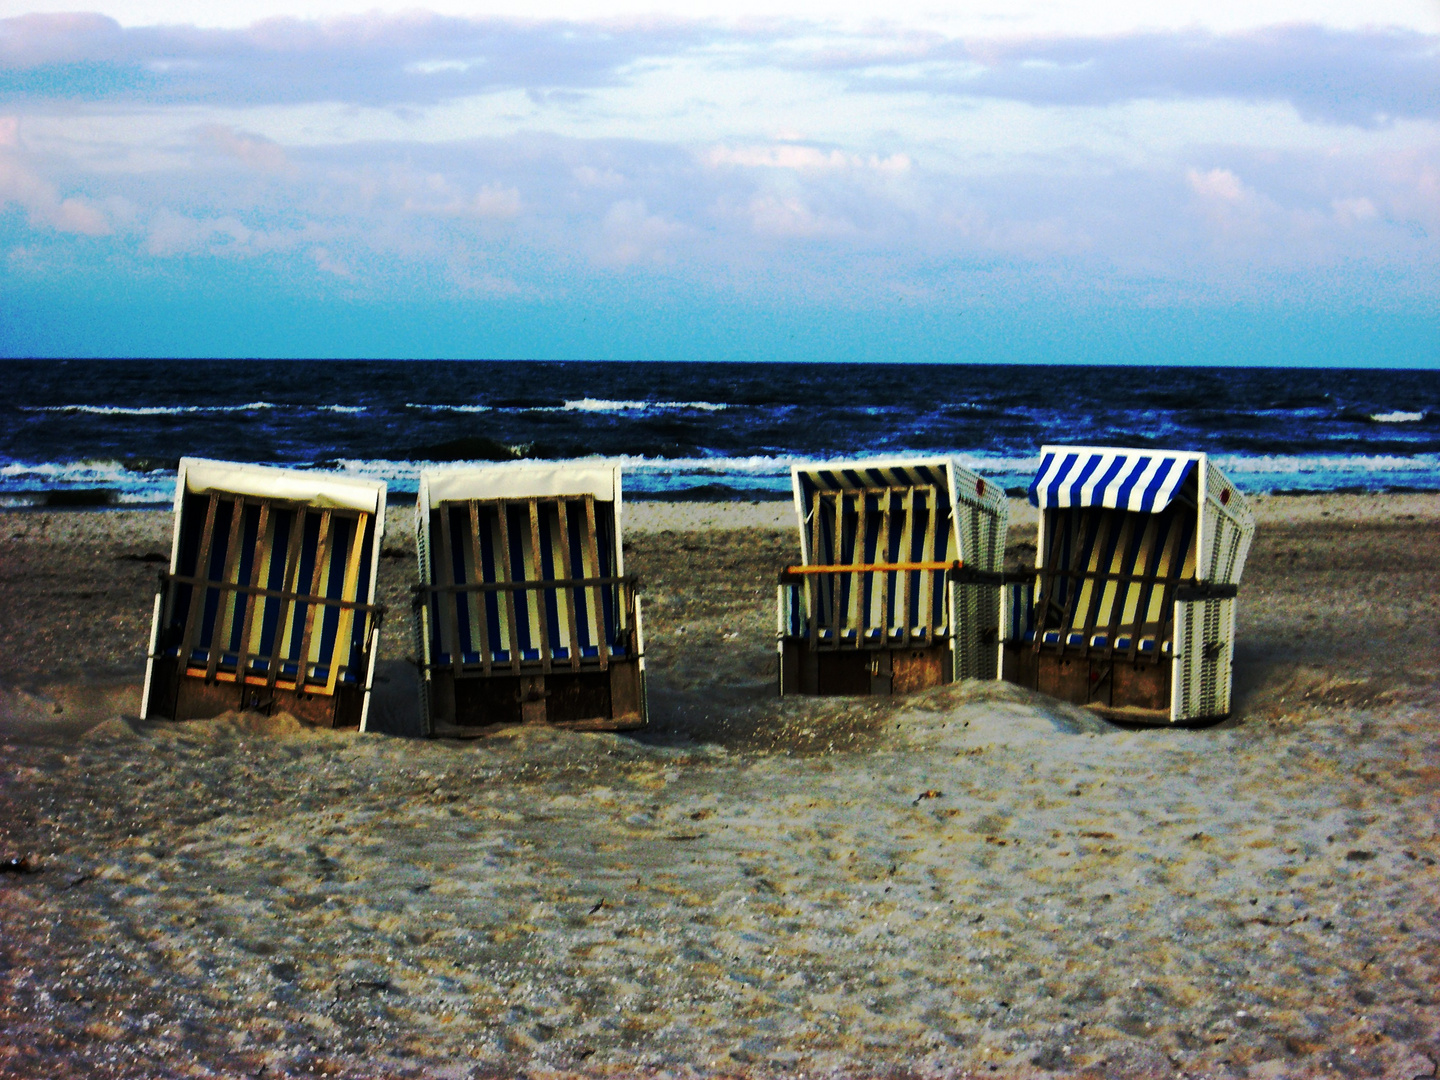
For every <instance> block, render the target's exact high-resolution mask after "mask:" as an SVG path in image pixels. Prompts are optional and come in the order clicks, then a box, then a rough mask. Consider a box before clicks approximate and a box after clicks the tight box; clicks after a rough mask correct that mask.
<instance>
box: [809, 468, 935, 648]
mask: <svg viewBox="0 0 1440 1080" xmlns="http://www.w3.org/2000/svg"><path fill="white" fill-rule="evenodd" d="M946 505H947V504H946V502H945V501H944V500H943V499H942V496H941V492H940V491H939V489H937V488H936V487H934V486H933V485H928V484H919V485H912V486H895V487H873V488H845V489H817V490H815V491H813V492H812V493H811V495H810V508H809V515H808V520H807V521H806V538H807V541H808V542H807V544H806V545H805V546H806V551H805V557H806V560H807V563H806V565H809V566H812V567H815V568H816V569H817V570H819V568H821V567H823V568H824V570H823V571H820V572H817V573H813V574H810V573H807V574H806V575H805V580H804V587H805V602H806V607H807V611H808V619H807V622H808V627H807V630H808V636H809V639H810V643H811V647H812V648H820V647H825V644H822V639H821V634H822V632H823V633H824V634H825V635H826V636H825V643H828V645H830V646H837V645H838V644H839V643H840V642H842V641H843V642H855V643H860V642H864V641H869V642H872V643H873V642H875V641H876V638H875V637H874V636H873V635H874V634H875V632H876V631H877V630H878V631H879V638H880V639H881V640H883V641H887V642H888V641H891V640H892V636H893V637H895V638H898V643H899V644H901V645H909V644H911V643H913V642H914V641H915V640H916V639H917V638H920V639H923V640H924V641H926V642H927V643H928V642H929V641H933V640H934V638H935V636H936V635H937V634H939V633H941V632H943V631H945V630H946V629H947V628H948V626H949V613H948V609H947V607H946V605H945V595H946V593H945V577H944V573H945V569H946V568H947V567H948V566H949V564H950V562H951V561H953V554H954V553H953V552H952V551H951V550H950V549H951V548H952V547H953V545H952V543H951V538H950V527H949V519H948V516H947V511H946ZM937 560H938V561H942V562H944V564H945V565H943V566H940V567H939V568H938V569H921V568H920V567H918V566H916V567H912V568H909V569H903V570H901V569H893V568H885V569H880V568H876V566H875V564H877V563H887V562H899V563H922V564H928V563H932V562H937Z"/></svg>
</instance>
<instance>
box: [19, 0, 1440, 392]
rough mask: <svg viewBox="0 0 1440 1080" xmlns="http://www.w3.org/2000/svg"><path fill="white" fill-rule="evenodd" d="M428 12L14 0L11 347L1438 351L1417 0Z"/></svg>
mask: <svg viewBox="0 0 1440 1080" xmlns="http://www.w3.org/2000/svg"><path fill="white" fill-rule="evenodd" d="M419 2H420V3H421V4H422V5H423V6H421V7H415V6H409V5H407V6H394V7H371V6H367V5H363V3H360V4H357V3H349V2H347V0H311V2H304V0H288V2H287V0H260V2H258V3H249V4H245V5H243V6H242V5H223V4H222V5H215V4H209V5H198V4H181V3H173V2H170V0H133V2H118V3H108V4H107V3H103V2H102V3H100V4H99V5H98V6H97V7H95V8H93V9H90V10H84V11H79V10H76V9H75V8H74V4H73V0H72V2H70V3H67V2H64V0H59V2H56V0H39V2H38V3H34V2H31V3H27V2H26V0H0V356H60V355H67V356H69V355H73V356H234V357H246V356H375V357H430V356H442V357H495V358H507V357H508V358H517V359H520V358H548V359H612V360H619V361H627V360H628V361H642V360H688V361H701V362H703V361H721V360H832V359H833V360H867V359H868V360H877V361H904V360H913V361H929V362H943V361H963V362H971V363H986V362H1052V363H1053V362H1081V363H1142V364H1166V363H1206V364H1291V365H1343V366H1377V367H1386V366H1391V367H1393V366H1402V367H1432V368H1433V367H1440V315H1437V312H1440V0H1378V2H1367V3H1363V4H1362V3H1359V2H1356V0H1349V2H1337V0H1318V2H1305V3H1301V2H1298V0H1256V2H1249V3H1244V4H1239V3H1227V2H1222V3H1218V4H1217V3H1205V4H1201V3H1198V2H1192V0H1181V2H1180V3H1175V4H1169V5H1156V4H1154V3H1153V2H1147V3H1144V4H1141V3H1138V2H1113V3H1102V2H1093V3H1082V4H1076V3H1066V4H1061V3H1048V2H1043V0H1020V2H1019V3H1000V2H993V3H992V2H989V0H985V2H978V3H961V4H950V5H946V6H945V7H944V8H943V9H940V8H937V7H936V6H935V5H932V4H928V3H916V2H912V0H892V2H888V3H884V4H881V3H877V2H873V0H866V2H860V0H848V2H847V0H841V2H838V3H835V2H819V0H790V2H789V3H784V2H782V3H779V4H776V3H766V4H759V3H753V2H750V0H741V2H740V3H738V4H737V3H734V2H720V0H702V2H700V3H698V4H694V5H687V6H686V7H684V8H683V9H682V8H679V7H675V6H671V7H668V8H657V7H656V6H655V5H654V3H653V2H652V3H645V2H643V0H539V2H538V3H537V2H533V0H531V2H521V0H500V2H498V3H493V4H487V5H485V6H483V7H482V6H479V5H475V4H463V3H456V2H453V0H440V2H438V3H434V2H432V3H429V4H425V0H419ZM747 5H748V6H747Z"/></svg>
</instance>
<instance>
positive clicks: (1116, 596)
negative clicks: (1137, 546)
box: [1102, 514, 1136, 654]
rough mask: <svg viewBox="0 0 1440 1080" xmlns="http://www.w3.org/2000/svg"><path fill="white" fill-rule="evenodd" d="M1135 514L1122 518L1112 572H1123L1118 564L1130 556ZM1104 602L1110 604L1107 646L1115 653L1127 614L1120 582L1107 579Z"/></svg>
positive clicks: (1111, 561)
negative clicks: (1117, 568)
mask: <svg viewBox="0 0 1440 1080" xmlns="http://www.w3.org/2000/svg"><path fill="white" fill-rule="evenodd" d="M1135 522H1136V515H1135V514H1126V515H1125V516H1124V518H1123V519H1122V520H1121V524H1120V536H1119V538H1118V539H1116V541H1115V557H1114V558H1113V559H1111V560H1110V571H1109V572H1110V573H1122V572H1123V571H1117V570H1116V569H1115V568H1116V567H1117V566H1121V567H1123V566H1124V565H1125V563H1126V561H1127V560H1128V559H1129V558H1130V543H1131V541H1132V540H1133V539H1134V538H1135ZM1102 602H1103V603H1105V604H1108V605H1109V606H1108V609H1107V611H1108V618H1107V619H1106V622H1105V647H1106V649H1107V650H1108V651H1109V652H1110V653H1111V654H1113V653H1114V652H1115V640H1116V639H1117V638H1118V637H1119V636H1120V631H1121V627H1122V626H1123V625H1124V624H1123V622H1122V619H1123V617H1124V614H1125V596H1124V593H1123V591H1122V590H1121V588H1120V583H1119V582H1117V581H1113V580H1109V579H1107V580H1106V581H1105V593H1104V595H1103V597H1102ZM1130 638H1131V642H1130V643H1131V646H1132V648H1133V646H1134V644H1135V635H1134V634H1133V633H1132V634H1131V635H1130Z"/></svg>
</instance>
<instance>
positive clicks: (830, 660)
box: [776, 458, 1009, 694]
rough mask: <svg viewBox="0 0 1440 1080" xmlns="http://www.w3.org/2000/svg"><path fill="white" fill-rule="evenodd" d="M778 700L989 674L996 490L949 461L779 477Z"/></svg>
mask: <svg viewBox="0 0 1440 1080" xmlns="http://www.w3.org/2000/svg"><path fill="white" fill-rule="evenodd" d="M791 484H792V486H793V488H794V492H795V512H796V514H797V516H798V517H799V522H800V552H801V561H800V564H799V565H797V566H791V567H788V568H787V569H786V570H784V571H783V572H782V573H781V575H780V586H779V592H778V598H777V609H778V610H777V615H776V637H777V641H778V651H779V662H780V693H781V694H794V693H800V694H903V693H909V692H911V691H915V690H923V689H925V688H926V687H930V686H936V685H939V684H940V683H947V682H951V681H953V680H955V679H961V678H979V679H987V678H988V679H993V678H995V675H996V658H997V655H998V653H997V648H998V640H999V637H998V630H999V621H1000V581H1001V578H1000V571H1001V569H1002V568H1003V565H1004V558H1005V530H1006V524H1007V521H1008V518H1009V509H1008V505H1007V503H1006V501H1005V492H1004V491H1003V490H1001V489H1000V488H997V487H996V486H995V485H994V484H991V483H989V482H988V481H986V480H985V479H983V478H982V477H980V476H978V475H976V474H975V473H973V472H971V471H970V470H969V469H966V468H963V467H962V466H960V465H958V464H956V463H955V462H953V461H951V460H949V459H948V458H933V459H924V460H907V461H853V462H852V461H845V462H832V463H828V464H818V465H798V466H795V467H794V468H793V469H792V470H791Z"/></svg>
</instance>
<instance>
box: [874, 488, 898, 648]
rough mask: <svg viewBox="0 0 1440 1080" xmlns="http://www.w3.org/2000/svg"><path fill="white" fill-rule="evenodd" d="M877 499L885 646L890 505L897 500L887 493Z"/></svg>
mask: <svg viewBox="0 0 1440 1080" xmlns="http://www.w3.org/2000/svg"><path fill="white" fill-rule="evenodd" d="M875 498H876V499H877V501H878V505H879V508H880V528H879V529H878V530H877V535H876V538H875V554H876V555H877V556H879V562H878V563H877V564H876V569H877V570H879V571H880V641H881V643H882V644H884V645H888V644H890V575H891V570H890V568H889V567H888V566H886V565H885V563H887V562H889V561H890V503H891V501H892V500H893V499H894V498H895V493H894V492H892V491H888V490H887V491H885V492H884V493H883V494H877V495H876V496H875Z"/></svg>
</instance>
